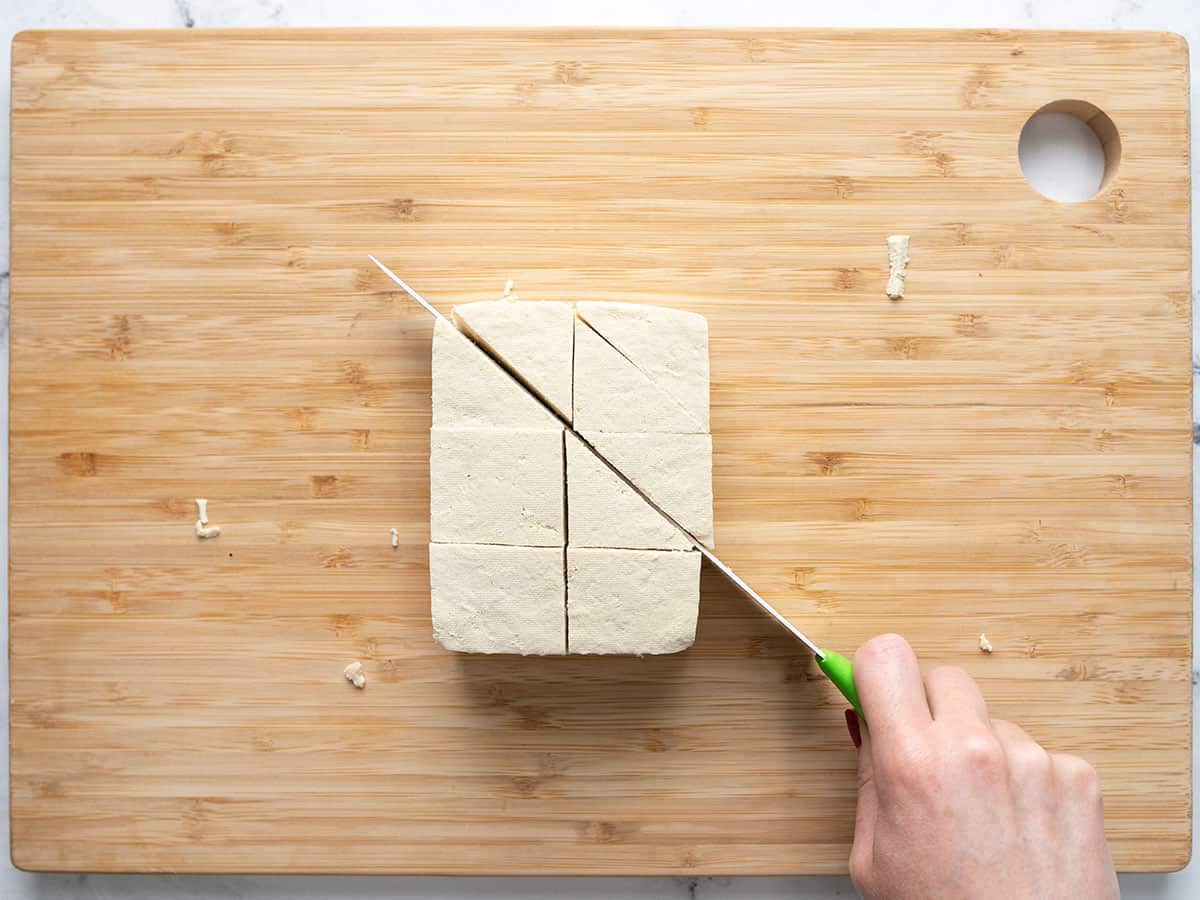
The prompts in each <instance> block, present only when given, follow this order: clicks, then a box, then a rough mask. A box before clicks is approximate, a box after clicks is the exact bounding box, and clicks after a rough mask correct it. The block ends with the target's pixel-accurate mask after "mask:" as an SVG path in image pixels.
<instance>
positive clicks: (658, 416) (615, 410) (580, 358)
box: [573, 320, 706, 434]
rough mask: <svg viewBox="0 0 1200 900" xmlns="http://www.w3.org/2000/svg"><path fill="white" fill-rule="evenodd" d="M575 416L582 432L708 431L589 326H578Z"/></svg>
mask: <svg viewBox="0 0 1200 900" xmlns="http://www.w3.org/2000/svg"><path fill="white" fill-rule="evenodd" d="M574 393H575V398H574V400H575V404H574V405H575V414H574V417H573V424H574V426H575V428H576V429H577V430H578V431H581V432H583V431H625V432H646V431H664V432H672V433H676V434H694V433H697V432H702V431H705V430H706V429H705V427H704V426H703V425H702V424H701V423H700V421H699V420H698V419H696V418H695V417H694V416H693V415H692V414H691V413H689V412H688V411H687V410H686V409H684V408H683V407H682V406H680V405H679V404H678V403H676V402H675V400H674V399H673V398H672V397H671V396H670V395H668V394H666V393H664V392H663V391H661V390H659V389H658V388H657V387H656V386H655V385H654V383H653V382H652V381H651V380H650V379H649V378H647V377H646V374H645V373H644V372H642V370H641V369H639V368H638V367H637V366H635V365H634V364H633V363H632V362H630V361H629V360H628V359H626V358H625V357H624V356H622V355H621V353H620V352H619V351H618V350H617V349H616V348H615V347H613V346H612V345H611V344H610V343H608V342H607V341H606V340H604V338H602V337H601V336H600V335H599V334H597V333H596V332H595V331H594V330H592V328H591V326H589V325H588V324H587V323H585V322H582V321H579V320H576V322H575V390H574Z"/></svg>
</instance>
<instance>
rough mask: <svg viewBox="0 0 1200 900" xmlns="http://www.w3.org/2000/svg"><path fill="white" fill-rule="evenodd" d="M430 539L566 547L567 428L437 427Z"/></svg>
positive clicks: (431, 447) (431, 448)
mask: <svg viewBox="0 0 1200 900" xmlns="http://www.w3.org/2000/svg"><path fill="white" fill-rule="evenodd" d="M429 537H430V540H432V541H434V542H436V543H446V544H512V545H518V544H520V545H525V546H528V547H561V546H562V545H563V544H564V543H565V541H564V531H563V431H562V428H561V427H558V428H555V429H502V428H433V429H431V430H430V435H429Z"/></svg>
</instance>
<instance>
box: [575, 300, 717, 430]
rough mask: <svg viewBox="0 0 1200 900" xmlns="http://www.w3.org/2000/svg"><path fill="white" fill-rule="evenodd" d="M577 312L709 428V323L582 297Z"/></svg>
mask: <svg viewBox="0 0 1200 900" xmlns="http://www.w3.org/2000/svg"><path fill="white" fill-rule="evenodd" d="M576 312H577V313H578V315H579V317H580V318H581V319H583V321H585V322H587V324H588V325H590V326H591V327H592V328H593V329H594V330H595V331H596V333H597V334H599V335H600V336H601V337H602V338H604V340H606V341H608V343H610V344H611V345H612V346H613V347H615V348H616V349H617V350H618V351H620V353H621V354H622V355H623V356H625V357H626V358H627V359H628V360H629V361H630V362H632V363H633V364H634V365H635V366H637V368H638V369H640V370H641V371H642V372H643V373H644V374H645V375H646V377H647V378H648V379H649V380H650V381H651V382H652V383H653V384H654V386H655V387H656V388H657V389H658V390H660V391H662V392H663V393H665V394H667V395H668V396H669V397H671V398H672V399H673V400H675V402H676V403H678V404H679V405H680V406H682V407H683V408H684V409H685V410H687V412H688V413H689V414H690V415H691V416H692V417H693V418H694V419H695V420H696V422H697V423H698V424H699V426H700V427H699V428H697V429H695V430H697V431H708V407H709V402H708V376H709V371H708V322H707V320H705V318H704V316H701V315H698V314H697V313H693V312H686V311H685V310H682V309H671V308H669V307H663V306H644V305H642V304H638V303H613V302H609V301H580V302H579V303H578V304H576Z"/></svg>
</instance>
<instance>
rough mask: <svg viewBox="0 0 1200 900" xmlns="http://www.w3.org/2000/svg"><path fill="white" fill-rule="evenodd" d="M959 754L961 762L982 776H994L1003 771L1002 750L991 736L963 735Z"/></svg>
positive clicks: (986, 734) (976, 733)
mask: <svg viewBox="0 0 1200 900" xmlns="http://www.w3.org/2000/svg"><path fill="white" fill-rule="evenodd" d="M959 752H960V753H961V755H962V759H963V762H965V763H966V764H967V766H968V767H969V768H971V769H972V770H974V771H976V772H978V773H980V774H982V775H986V776H994V775H998V774H1002V773H1003V772H1004V770H1005V765H1006V763H1005V756H1004V748H1003V747H1002V746H1000V742H999V741H998V740H996V737H995V735H993V734H988V733H984V732H982V731H978V732H972V733H971V734H968V735H965V736H964V737H963V739H962V744H961V745H960V747H959Z"/></svg>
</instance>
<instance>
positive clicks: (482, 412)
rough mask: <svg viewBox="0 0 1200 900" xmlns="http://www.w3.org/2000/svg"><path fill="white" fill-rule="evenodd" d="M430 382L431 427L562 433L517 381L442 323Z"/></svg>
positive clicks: (436, 332)
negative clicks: (431, 392)
mask: <svg viewBox="0 0 1200 900" xmlns="http://www.w3.org/2000/svg"><path fill="white" fill-rule="evenodd" d="M432 379H433V424H434V426H435V427H438V426H441V427H447V428H560V427H561V424H560V423H559V421H558V419H556V418H555V417H554V415H553V414H552V413H551V412H550V411H549V410H547V409H546V408H545V407H544V406H542V404H541V403H539V402H538V401H537V399H536V398H534V397H532V396H530V394H529V393H528V391H526V390H525V388H524V387H522V386H521V384H520V383H519V382H518V381H517V380H516V379H515V378H513V377H512V376H511V375H509V374H508V373H507V372H506V371H504V369H503V368H501V367H500V366H499V365H497V364H496V363H495V362H493V361H492V359H491V358H489V357H488V355H487V353H486V352H484V350H483V349H482V348H480V347H477V346H476V345H475V344H473V343H472V342H471V340H470V338H468V337H467V336H466V335H464V334H463V333H462V332H460V331H459V330H458V329H457V328H455V327H454V325H453V324H451V323H450V322H449V321H448V320H446V319H438V320H437V321H436V322H435V324H434V326H433V369H432Z"/></svg>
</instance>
